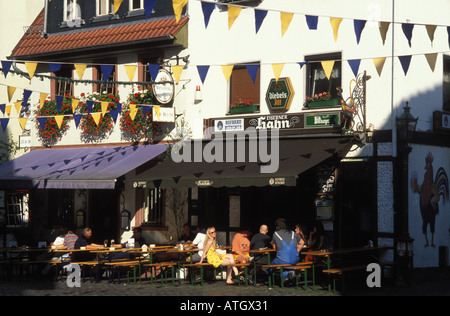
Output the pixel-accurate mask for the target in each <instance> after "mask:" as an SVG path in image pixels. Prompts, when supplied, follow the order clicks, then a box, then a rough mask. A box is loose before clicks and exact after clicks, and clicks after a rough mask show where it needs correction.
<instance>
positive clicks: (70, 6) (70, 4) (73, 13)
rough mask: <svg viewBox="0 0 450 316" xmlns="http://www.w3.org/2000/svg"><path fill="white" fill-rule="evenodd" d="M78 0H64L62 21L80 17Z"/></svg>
mask: <svg viewBox="0 0 450 316" xmlns="http://www.w3.org/2000/svg"><path fill="white" fill-rule="evenodd" d="M78 1H79V0H64V21H72V20H79V19H81V8H80V5H79V4H78Z"/></svg>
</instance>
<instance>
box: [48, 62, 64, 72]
mask: <svg viewBox="0 0 450 316" xmlns="http://www.w3.org/2000/svg"><path fill="white" fill-rule="evenodd" d="M61 66H62V65H61V64H48V67H49V68H50V72H58V71H60V70H61Z"/></svg>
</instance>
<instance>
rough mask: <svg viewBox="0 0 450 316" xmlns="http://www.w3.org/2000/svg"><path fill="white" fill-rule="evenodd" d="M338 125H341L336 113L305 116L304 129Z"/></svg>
mask: <svg viewBox="0 0 450 316" xmlns="http://www.w3.org/2000/svg"><path fill="white" fill-rule="evenodd" d="M339 125H341V116H340V115H339V113H337V112H332V113H313V114H305V128H309V127H334V126H339Z"/></svg>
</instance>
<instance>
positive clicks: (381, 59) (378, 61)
mask: <svg viewBox="0 0 450 316" xmlns="http://www.w3.org/2000/svg"><path fill="white" fill-rule="evenodd" d="M385 61H386V57H379V58H374V59H373V63H374V65H375V68H376V69H377V72H378V76H381V72H382V71H383V66H384V63H385Z"/></svg>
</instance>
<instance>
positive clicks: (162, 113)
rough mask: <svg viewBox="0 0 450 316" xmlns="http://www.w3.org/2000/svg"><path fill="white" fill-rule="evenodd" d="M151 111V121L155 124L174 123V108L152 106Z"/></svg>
mask: <svg viewBox="0 0 450 316" xmlns="http://www.w3.org/2000/svg"><path fill="white" fill-rule="evenodd" d="M152 111H153V113H152V114H153V121H155V122H170V123H173V122H175V108H165V107H161V106H158V107H157V106H154V107H153V108H152Z"/></svg>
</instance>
